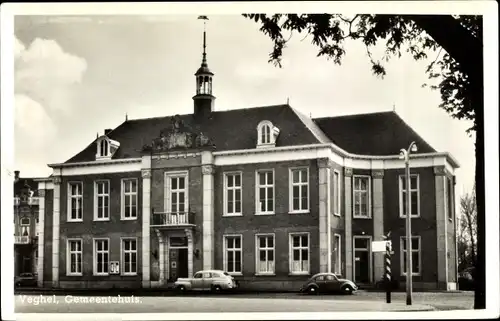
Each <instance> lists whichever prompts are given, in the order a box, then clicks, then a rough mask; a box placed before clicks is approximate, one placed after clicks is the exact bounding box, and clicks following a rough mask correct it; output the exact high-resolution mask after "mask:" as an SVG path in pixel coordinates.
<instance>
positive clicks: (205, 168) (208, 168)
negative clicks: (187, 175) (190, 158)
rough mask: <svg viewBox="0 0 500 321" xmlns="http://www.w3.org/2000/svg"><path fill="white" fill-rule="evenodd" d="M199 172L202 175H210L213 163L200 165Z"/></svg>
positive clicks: (212, 170) (212, 171)
mask: <svg viewBox="0 0 500 321" xmlns="http://www.w3.org/2000/svg"><path fill="white" fill-rule="evenodd" d="M201 172H202V173H203V175H212V174H213V173H214V166H213V165H203V166H202V167H201Z"/></svg>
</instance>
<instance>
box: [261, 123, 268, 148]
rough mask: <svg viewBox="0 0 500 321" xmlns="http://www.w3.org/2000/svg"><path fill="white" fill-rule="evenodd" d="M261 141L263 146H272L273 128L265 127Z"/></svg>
mask: <svg viewBox="0 0 500 321" xmlns="http://www.w3.org/2000/svg"><path fill="white" fill-rule="evenodd" d="M260 135H261V137H260V141H261V144H270V143H271V126H270V125H267V124H266V125H264V126H262V128H261V131H260Z"/></svg>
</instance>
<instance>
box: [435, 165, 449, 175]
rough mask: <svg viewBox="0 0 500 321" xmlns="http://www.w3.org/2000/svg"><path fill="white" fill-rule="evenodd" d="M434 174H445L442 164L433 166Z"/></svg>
mask: <svg viewBox="0 0 500 321" xmlns="http://www.w3.org/2000/svg"><path fill="white" fill-rule="evenodd" d="M434 175H436V176H443V175H446V171H445V169H444V166H434Z"/></svg>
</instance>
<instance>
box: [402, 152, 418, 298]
mask: <svg viewBox="0 0 500 321" xmlns="http://www.w3.org/2000/svg"><path fill="white" fill-rule="evenodd" d="M416 151H417V145H416V144H415V142H411V144H410V146H408V149H403V148H402V149H401V152H400V154H399V158H400V159H403V160H404V161H405V167H406V173H405V180H406V305H411V304H412V281H413V278H412V274H413V271H412V257H411V254H412V253H411V182H410V153H411V152H416Z"/></svg>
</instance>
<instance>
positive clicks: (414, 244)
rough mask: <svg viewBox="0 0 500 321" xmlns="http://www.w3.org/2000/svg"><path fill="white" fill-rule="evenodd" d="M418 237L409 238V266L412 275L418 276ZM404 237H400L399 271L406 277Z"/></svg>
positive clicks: (419, 264) (419, 265) (419, 263)
mask: <svg viewBox="0 0 500 321" xmlns="http://www.w3.org/2000/svg"><path fill="white" fill-rule="evenodd" d="M420 249H421V247H420V236H412V237H411V250H410V251H411V263H412V264H411V266H412V275H420V267H421V262H420ZM406 251H407V246H406V237H405V236H401V271H402V274H403V275H406Z"/></svg>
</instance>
